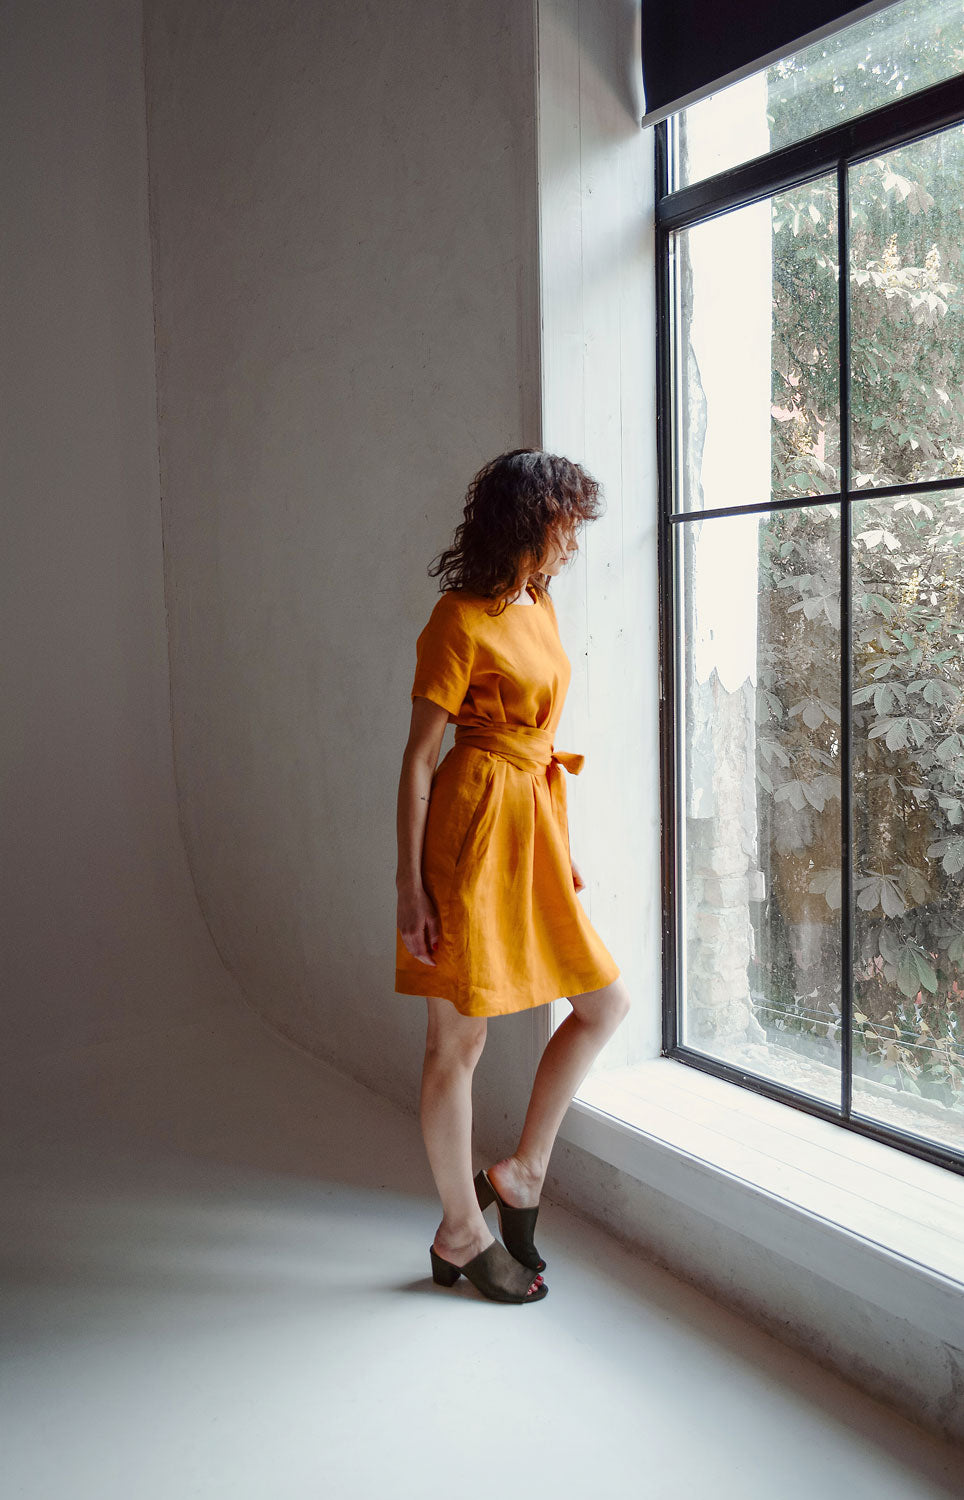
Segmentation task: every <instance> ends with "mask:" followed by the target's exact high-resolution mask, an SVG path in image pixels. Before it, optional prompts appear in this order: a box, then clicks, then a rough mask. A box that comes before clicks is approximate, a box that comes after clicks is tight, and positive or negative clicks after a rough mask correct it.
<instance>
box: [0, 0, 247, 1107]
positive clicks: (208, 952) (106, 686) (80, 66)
mask: <svg viewBox="0 0 964 1500" xmlns="http://www.w3.org/2000/svg"><path fill="white" fill-rule="evenodd" d="M0 27H2V32H0V67H2V78H0V111H2V136H3V142H4V147H3V151H2V152H0V199H2V202H3V218H4V228H3V235H2V236H0V282H2V285H0V293H2V304H3V311H4V322H3V334H2V343H3V359H2V361H0V382H2V385H0V423H2V433H3V436H2V453H3V498H2V507H0V514H2V531H3V538H2V556H3V562H4V585H3V589H2V590H0V641H2V648H0V659H2V661H3V703H4V715H3V731H2V735H0V755H2V764H0V784H2V788H3V810H2V815H0V846H2V848H0V927H2V930H0V958H2V984H3V1006H2V1014H3V1022H2V1041H0V1057H2V1064H3V1068H4V1086H3V1091H2V1093H3V1103H4V1106H5V1108H8V1109H11V1110H15V1109H16V1107H17V1101H18V1100H22V1099H24V1098H26V1097H28V1096H29V1097H34V1096H36V1095H38V1093H42V1091H43V1088H44V1084H43V1079H42V1073H41V1071H40V1064H41V1062H42V1060H43V1059H51V1058H53V1057H54V1056H58V1055H59V1056H61V1057H63V1056H65V1055H66V1054H68V1053H72V1054H77V1053H79V1052H80V1051H82V1050H84V1049H90V1048H93V1047H96V1046H98V1045H100V1044H101V1043H103V1042H104V1041H106V1040H108V1039H111V1040H114V1041H117V1042H123V1040H124V1039H125V1038H129V1039H134V1038H136V1037H138V1036H144V1035H145V1034H147V1033H149V1032H160V1031H163V1030H165V1029H167V1028H170V1027H172V1026H175V1025H177V1024H179V1023H180V1022H182V1021H184V1019H185V1018H186V1017H189V1016H194V1015H196V1014H197V1013H198V1007H199V1006H200V1005H202V1004H203V1001H204V998H205V997H209V996H212V995H214V994H219V995H221V996H222V997H223V996H224V995H225V993H226V992H227V991H228V989H229V985H228V982H227V979H226V976H225V974H224V972H223V969H222V968H221V966H220V964H218V963H217V959H216V955H215V953H214V950H213V948H212V946H211V943H210V940H209V938H208V935H207V933H206V931H205V930H204V925H203V922H202V921H201V919H200V915H199V913H198V909H197V904H196V902H195V899H194V894H193V890H192V887H191V881H190V874H189V871H188V867H187V863H186V860H185V858H184V853H183V847H182V844H181V840H180V836H179V833H178V827H177V812H176V803H175V796H174V781H173V775H172V766H171V747H170V714H169V701H168V673H167V638H166V628H165V610H164V594H163V576H162V567H161V528H160V508H159V494H158V470H157V428H156V415H155V387H154V345H153V321H152V308H151V276H150V246H149V236H148V213H147V156H146V136H145V116H144V92H143V72H142V65H141V16H140V8H139V6H138V5H132V4H130V3H129V0H93V3H88V4H85V5H78V4H71V3H69V0H44V4H43V5H36V4H30V3H29V0H9V3H7V4H5V5H4V7H3V10H2V19H0Z"/></svg>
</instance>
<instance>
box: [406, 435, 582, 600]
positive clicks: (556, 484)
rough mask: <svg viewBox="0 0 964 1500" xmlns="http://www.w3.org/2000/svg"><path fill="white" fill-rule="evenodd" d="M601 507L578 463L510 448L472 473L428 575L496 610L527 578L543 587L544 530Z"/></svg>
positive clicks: (546, 542) (572, 522) (573, 521)
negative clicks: (459, 514)
mask: <svg viewBox="0 0 964 1500" xmlns="http://www.w3.org/2000/svg"><path fill="white" fill-rule="evenodd" d="M602 512H603V500H602V490H601V488H600V486H599V484H598V483H597V481H596V480H595V479H593V477H592V475H591V474H587V473H586V470H585V469H583V468H581V467H580V466H579V464H576V463H573V462H572V461H571V460H570V459H568V458H560V457H558V456H557V455H556V454H554V453H543V452H542V451H541V450H540V449H538V448H515V449H513V451H512V452H511V453H502V454H500V455H499V457H498V458H493V459H492V460H491V462H490V463H487V464H486V465H485V467H484V468H482V469H480V470H479V472H478V473H477V474H476V476H475V478H474V479H473V480H472V483H471V484H470V485H469V487H468V490H467V491H466V496H465V512H464V518H463V520H462V521H461V523H460V524H459V526H458V527H457V528H456V532H455V537H454V539H453V542H452V545H451V547H449V548H447V550H446V551H444V552H440V553H439V555H438V556H437V557H436V558H433V560H432V563H431V564H430V566H429V570H428V571H429V575H430V576H431V577H433V578H436V577H440V578H441V582H440V583H439V589H440V591H444V590H446V589H464V590H465V591H466V592H467V593H472V594H478V595H480V596H481V597H482V598H483V599H492V600H493V601H494V602H495V604H496V608H495V610H493V611H491V613H494V614H500V613H501V612H502V610H503V609H504V608H505V607H506V604H507V603H508V599H509V596H510V595H511V594H514V593H517V592H518V590H519V589H520V588H521V587H522V584H523V582H524V580H525V579H526V578H527V577H530V576H531V577H532V580H533V583H534V584H535V586H536V588H537V589H538V590H540V591H541V592H542V593H545V592H546V591H547V580H546V577H545V575H544V574H541V573H539V572H538V568H539V564H540V562H541V561H542V560H543V558H545V556H546V553H547V551H548V547H549V544H550V541H551V537H550V532H551V531H552V530H554V529H555V528H556V527H558V526H562V528H563V529H565V528H567V527H569V526H576V527H579V526H582V525H583V524H584V523H585V522H586V521H595V520H596V518H597V517H598V516H600V515H602Z"/></svg>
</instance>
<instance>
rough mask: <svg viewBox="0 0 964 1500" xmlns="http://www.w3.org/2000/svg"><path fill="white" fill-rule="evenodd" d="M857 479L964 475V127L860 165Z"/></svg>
mask: <svg viewBox="0 0 964 1500" xmlns="http://www.w3.org/2000/svg"><path fill="white" fill-rule="evenodd" d="M850 193H851V252H850V253H851V263H850V284H851V344H852V361H853V363H852V369H853V377H852V382H853V383H852V397H851V399H852V402H853V435H854V436H853V441H854V483H855V486H856V487H857V488H859V487H860V486H861V485H865V484H876V485H896V484H906V483H913V482H915V481H919V480H925V479H943V478H945V477H947V476H948V475H954V476H958V475H960V474H962V473H964V391H962V382H964V265H962V262H961V243H962V234H964V215H962V197H964V127H962V126H959V125H956V126H954V128H953V129H951V130H944V131H941V132H940V133H939V134H938V135H931V136H928V137H927V138H926V139H925V140H922V141H915V142H914V143H913V144H912V145H910V146H903V147H901V149H900V150H899V151H890V152H888V153H887V155H886V156H878V157H875V158H874V160H873V161H866V162H861V163H859V164H858V165H857V166H854V167H851V169H850Z"/></svg>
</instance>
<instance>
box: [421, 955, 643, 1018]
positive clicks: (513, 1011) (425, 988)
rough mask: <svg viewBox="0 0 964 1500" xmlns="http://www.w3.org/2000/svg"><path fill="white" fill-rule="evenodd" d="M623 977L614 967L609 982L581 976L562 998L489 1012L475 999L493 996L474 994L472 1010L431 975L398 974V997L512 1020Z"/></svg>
mask: <svg viewBox="0 0 964 1500" xmlns="http://www.w3.org/2000/svg"><path fill="white" fill-rule="evenodd" d="M621 973H622V971H621V970H620V969H619V968H617V967H616V966H615V965H614V966H613V972H612V973H611V974H610V975H609V977H608V978H607V977H606V976H605V975H599V974H596V975H593V976H591V978H592V979H594V980H595V983H592V982H590V983H587V982H586V979H585V977H584V976H579V977H578V978H574V981H573V983H572V984H571V985H568V986H566V987H564V988H563V989H561V990H560V991H559V993H558V994H547V995H544V996H543V997H541V998H540V999H528V998H527V999H524V1000H522V1001H520V1003H519V1004H517V1005H513V1004H502V1005H500V1004H498V1002H497V1001H496V1003H495V1004H494V1005H493V1003H492V1001H488V1006H489V1008H488V1009H483V1008H480V1006H479V1005H476V1004H474V1003H473V1001H472V998H471V997H472V996H473V995H480V994H482V995H487V994H489V993H491V992H488V991H479V990H474V991H472V990H470V991H469V1004H468V1006H466V1005H464V1004H460V1003H459V1002H460V999H461V998H462V997H461V996H460V997H459V998H458V999H457V998H456V997H455V996H454V995H453V994H451V993H449V994H445V993H444V991H445V990H446V989H447V988H449V987H448V986H447V985H445V983H444V981H443V983H442V984H439V983H438V982H437V981H433V979H432V978H431V977H430V976H429V975H426V976H425V979H424V980H423V979H422V978H421V976H419V977H418V978H415V977H414V976H409V975H408V974H405V975H402V974H398V973H396V975H395V993H396V995H417V996H423V997H425V996H429V995H433V996H435V997H436V998H437V999H439V1000H448V1001H449V1002H450V1003H451V1004H452V1005H454V1006H455V1009H456V1010H457V1011H458V1012H459V1014H460V1015H463V1016H511V1015H517V1014H518V1013H519V1012H520V1011H524V1010H537V1009H538V1008H539V1007H540V1006H543V1005H551V1004H552V1002H553V1000H567V999H571V998H572V997H573V996H576V997H578V996H579V995H585V994H588V993H589V992H590V991H591V990H601V989H605V988H606V986H607V985H609V984H612V983H613V981H614V980H615V979H619V978H620V975H621ZM416 986H417V987H416ZM486 1003H487V1002H486V1000H484V999H483V1000H482V1001H481V1005H482V1006H485V1005H486Z"/></svg>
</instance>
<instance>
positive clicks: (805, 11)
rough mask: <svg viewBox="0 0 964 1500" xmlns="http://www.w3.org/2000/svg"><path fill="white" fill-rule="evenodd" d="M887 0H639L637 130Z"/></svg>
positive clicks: (829, 32) (858, 17) (878, 8)
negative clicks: (641, 105) (780, 0)
mask: <svg viewBox="0 0 964 1500" xmlns="http://www.w3.org/2000/svg"><path fill="white" fill-rule="evenodd" d="M892 3H893V0H874V3H872V4H869V5H859V6H853V5H845V6H841V4H840V0H799V3H798V4H796V5H794V6H790V5H777V4H774V0H715V3H714V0H643V24H642V48H643V85H644V88H645V91H646V113H645V115H644V116H643V124H644V125H654V124H655V123H656V121H657V120H663V119H665V118H666V116H667V115H670V114H673V113H674V112H675V111H676V110H678V109H682V108H683V107H684V105H687V104H695V103H696V101H697V100H698V99H703V98H705V97H706V96H707V95H708V94H712V93H715V92H716V90H717V89H719V88H722V87H723V86H724V85H725V84H729V83H735V82H736V81H737V79H739V78H745V77H747V75H748V74H750V73H755V72H756V71H757V69H758V68H763V67H766V66H767V65H768V64H769V63H773V62H776V61H777V60H778V58H781V57H786V56H787V54H788V53H790V52H794V51H797V50H799V48H800V46H801V45H804V46H806V45H809V43H811V42H815V41H819V40H820V38H821V37H825V36H829V35H830V34H831V33H832V32H834V31H839V30H840V28H841V27H843V26H849V25H850V24H851V23H852V22H854V21H859V20H860V19H861V18H862V17H863V16H869V15H872V14H873V13H874V11H877V10H884V9H885V8H886V6H887V5H889V4H892Z"/></svg>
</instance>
